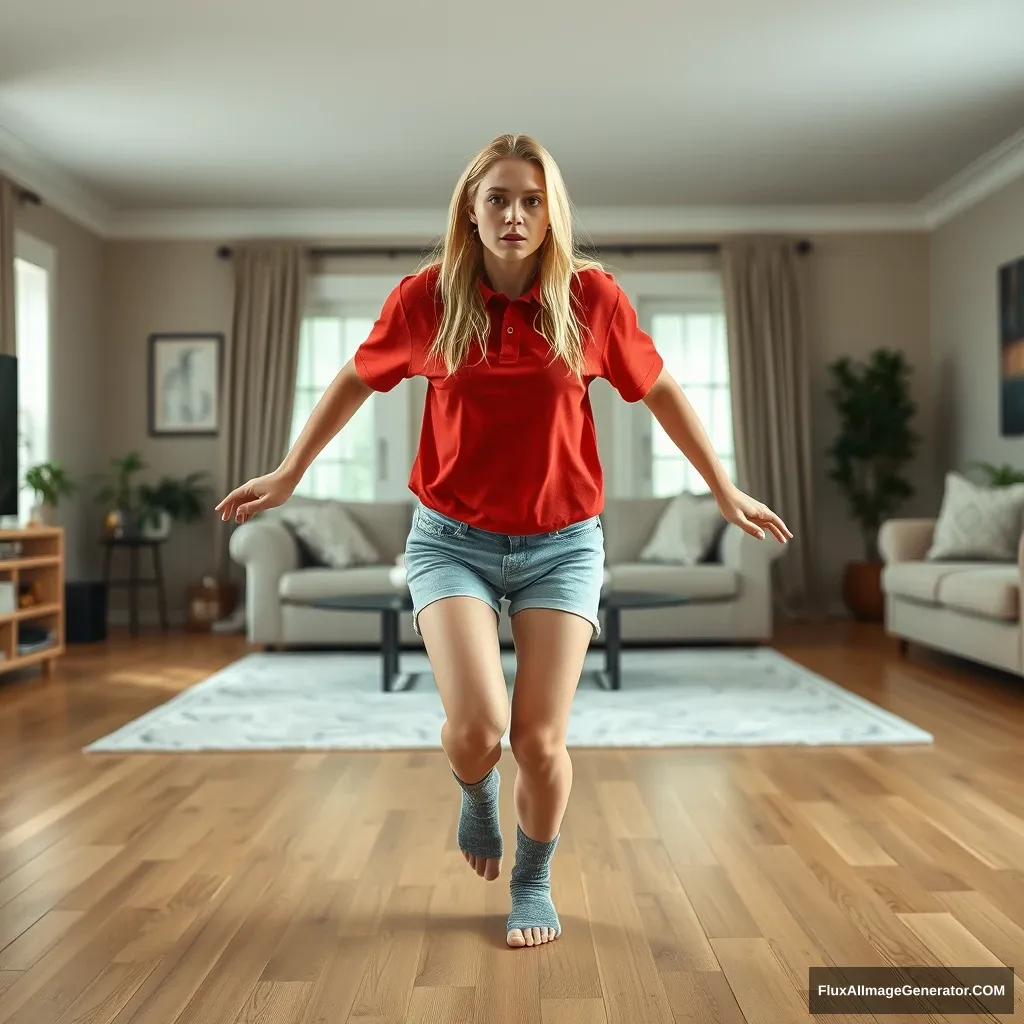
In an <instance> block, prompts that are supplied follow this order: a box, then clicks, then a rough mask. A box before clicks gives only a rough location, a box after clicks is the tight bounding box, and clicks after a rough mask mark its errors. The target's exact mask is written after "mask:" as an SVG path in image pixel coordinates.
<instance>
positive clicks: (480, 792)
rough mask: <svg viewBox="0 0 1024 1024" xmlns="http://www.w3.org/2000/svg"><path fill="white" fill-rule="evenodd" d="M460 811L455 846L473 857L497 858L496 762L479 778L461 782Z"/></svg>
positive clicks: (499, 827) (497, 785)
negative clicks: (457, 838)
mask: <svg viewBox="0 0 1024 1024" xmlns="http://www.w3.org/2000/svg"><path fill="white" fill-rule="evenodd" d="M452 775H454V776H455V781H456V782H457V783H458V784H459V785H460V786H461V787H462V811H461V813H460V814H459V849H460V850H465V851H466V853H469V854H472V855H473V856H474V857H488V858H494V859H497V858H498V857H500V856H501V855H502V843H501V822H500V821H499V820H498V787H499V786H500V784H501V777H500V776H499V775H498V768H497V765H495V767H493V768H492V769H491V770H490V771H489V772H488V773H487V774H486V775H485V776H484V777H483V778H482V779H481V780H480V781H479V782H463V781H462V779H460V778H459V777H458V775H455V772H454V771H453V772H452Z"/></svg>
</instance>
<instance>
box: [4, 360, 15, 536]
mask: <svg viewBox="0 0 1024 1024" xmlns="http://www.w3.org/2000/svg"><path fill="white" fill-rule="evenodd" d="M18 480H19V476H18V360H17V359H16V358H15V357H14V356H5V355H0V516H16V515H17V514H18Z"/></svg>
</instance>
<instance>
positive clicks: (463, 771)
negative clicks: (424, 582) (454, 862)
mask: <svg viewBox="0 0 1024 1024" xmlns="http://www.w3.org/2000/svg"><path fill="white" fill-rule="evenodd" d="M418 624H419V631H420V633H421V635H422V636H423V643H424V646H425V647H426V650H427V656H428V657H429V658H430V666H431V669H432V670H433V673H434V678H435V680H436V681H437V689H438V693H439V694H440V695H441V703H442V704H443V705H444V710H445V716H446V720H445V723H444V725H443V726H442V727H441V745H442V746H443V747H444V752H445V754H447V755H448V761H449V763H450V764H451V768H452V772H453V773H454V774H455V777H456V779H457V780H458V781H459V783H460V784H461V785H462V789H463V801H462V811H461V814H460V817H459V845H460V848H461V849H462V852H463V856H465V858H466V860H467V862H468V863H469V864H470V866H471V867H472V868H473V869H474V870H475V871H476V873H477V874H478V875H480V876H482V877H483V878H486V879H487V880H488V881H493V880H494V879H495V878H497V877H498V874H499V872H500V870H501V847H502V844H501V830H500V827H499V824H498V802H497V800H498V774H497V771H493V772H492V769H494V768H495V766H496V765H497V763H498V761H499V760H500V758H501V740H502V737H503V736H504V735H505V730H506V729H507V728H508V722H509V702H508V690H507V688H506V685H505V677H504V674H503V672H502V668H501V648H500V646H499V644H498V626H497V619H496V617H495V614H494V609H493V608H491V607H490V605H488V604H487V603H485V602H484V601H482V600H480V599H478V598H475V597H446V598H441V599H440V600H437V601H433V602H431V603H430V604H428V605H427V606H426V607H425V608H423V609H422V610H421V611H420V612H419V619H418Z"/></svg>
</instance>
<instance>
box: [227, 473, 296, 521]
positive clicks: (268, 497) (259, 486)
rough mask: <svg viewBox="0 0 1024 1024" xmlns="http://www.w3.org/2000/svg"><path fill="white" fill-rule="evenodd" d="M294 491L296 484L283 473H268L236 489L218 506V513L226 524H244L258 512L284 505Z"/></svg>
mask: <svg viewBox="0 0 1024 1024" xmlns="http://www.w3.org/2000/svg"><path fill="white" fill-rule="evenodd" d="M294 490H295V484H294V482H292V481H291V480H289V479H288V478H287V477H285V475H284V474H283V473H279V472H276V471H275V472H273V473H267V474H266V475H264V476H257V477H253V479H252V480H250V481H248V482H247V483H244V484H242V486H241V487H236V488H235V489H234V490H233V491H232V492H231V493H230V494H229V495H228V496H227V497H226V498H225V499H224V500H223V501H222V502H221V503H220V504H219V505H218V506H217V511H218V512H219V513H220V517H221V519H223V520H224V521H225V522H226V521H227V520H229V519H234V520H235V522H236V523H244V522H247V521H248V520H249V519H252V517H253V516H254V515H255V514H256V513H257V512H262V511H263V510H264V509H267V508H274V507H275V506H277V505H282V504H284V502H286V501H287V500H288V499H289V498H290V497H291V495H292V491H294Z"/></svg>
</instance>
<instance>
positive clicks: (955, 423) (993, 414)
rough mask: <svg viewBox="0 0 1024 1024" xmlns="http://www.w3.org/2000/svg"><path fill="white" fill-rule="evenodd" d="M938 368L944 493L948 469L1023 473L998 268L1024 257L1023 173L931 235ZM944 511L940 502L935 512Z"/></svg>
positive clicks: (934, 354)
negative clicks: (1010, 418) (1004, 359)
mask: <svg viewBox="0 0 1024 1024" xmlns="http://www.w3.org/2000/svg"><path fill="white" fill-rule="evenodd" d="M931 249H932V251H931V268H932V269H931V321H932V367H933V386H934V391H935V409H936V434H937V441H936V444H937V450H938V454H939V459H938V463H937V476H938V479H937V480H936V486H937V489H938V494H939V496H940V497H941V485H942V476H943V475H944V473H945V471H946V470H947V469H953V470H959V471H962V472H966V471H967V466H968V463H970V462H972V461H975V460H979V461H987V462H993V463H996V464H1001V463H1004V462H1008V463H1010V464H1011V465H1013V466H1016V467H1017V468H1018V469H1020V470H1022V471H1024V449H1022V441H1024V438H1021V437H1003V436H1002V434H1001V429H1000V372H999V366H1000V363H999V304H998V286H997V273H998V268H999V267H1000V266H1001V265H1002V264H1004V263H1006V262H1008V261H1013V260H1017V259H1019V258H1021V257H1024V175H1022V176H1021V177H1019V178H1017V179H1016V180H1015V181H1013V182H1011V183H1010V184H1008V185H1006V186H1004V187H1003V188H1002V189H1000V190H999V191H998V192H994V193H993V194H992V195H990V196H988V197H987V198H985V199H984V200H982V201H981V202H980V203H978V204H977V205H975V206H973V207H971V208H970V209H968V210H965V211H964V212H963V213H961V214H960V215H959V216H957V217H955V218H953V219H952V220H949V221H947V222H946V223H945V224H944V225H943V226H942V227H940V228H939V229H938V230H937V231H935V233H934V234H933V235H932V239H931ZM937 511H938V506H937V505H936V506H935V507H934V508H933V509H932V510H931V512H930V514H932V515H934V514H935V513H936V512H937Z"/></svg>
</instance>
